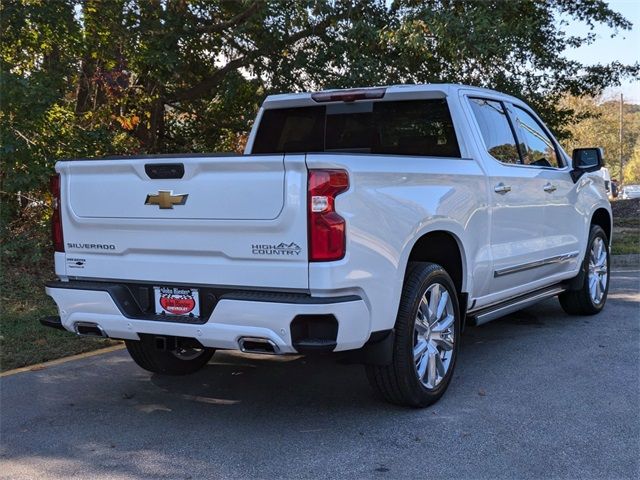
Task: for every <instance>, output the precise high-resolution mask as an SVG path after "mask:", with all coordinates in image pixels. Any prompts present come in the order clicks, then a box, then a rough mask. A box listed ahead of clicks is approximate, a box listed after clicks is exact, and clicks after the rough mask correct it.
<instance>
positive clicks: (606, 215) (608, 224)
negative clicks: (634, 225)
mask: <svg viewBox="0 0 640 480" xmlns="http://www.w3.org/2000/svg"><path fill="white" fill-rule="evenodd" d="M612 221H613V219H612V217H611V213H610V212H609V210H607V209H606V208H603V207H600V208H597V209H596V210H595V211H594V212H593V214H592V215H591V221H590V223H589V228H591V225H598V226H599V227H600V228H602V229H603V230H604V233H606V234H607V240H608V241H609V245H611V232H612V229H613V224H612Z"/></svg>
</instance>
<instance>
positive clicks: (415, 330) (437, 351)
mask: <svg viewBox="0 0 640 480" xmlns="http://www.w3.org/2000/svg"><path fill="white" fill-rule="evenodd" d="M460 327H461V319H460V309H459V306H458V297H457V294H456V289H455V287H454V285H453V282H452V281H451V278H450V277H449V275H448V274H447V272H446V271H445V270H444V269H443V268H442V267H441V266H440V265H437V264H434V263H424V262H412V263H411V264H409V268H408V271H407V276H406V278H405V284H404V289H403V292H402V298H401V300H400V308H399V310H398V317H397V319H396V325H395V337H394V346H393V359H392V362H391V364H389V365H385V366H374V365H368V366H367V367H366V369H367V377H368V378H369V382H370V383H371V386H372V387H373V388H374V390H376V391H377V392H378V393H379V394H380V395H381V396H382V397H383V398H384V399H385V400H386V401H388V402H390V403H394V404H397V405H403V406H411V407H426V406H428V405H431V404H432V403H434V402H436V401H437V400H438V399H439V398H440V397H441V396H442V395H443V394H444V392H445V390H446V389H447V387H448V386H449V382H450V381H451V376H452V375H453V369H454V366H455V362H456V356H457V352H458V346H459V344H460Z"/></svg>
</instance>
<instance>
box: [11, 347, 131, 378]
mask: <svg viewBox="0 0 640 480" xmlns="http://www.w3.org/2000/svg"><path fill="white" fill-rule="evenodd" d="M123 348H124V344H120V345H113V346H112V347H107V348H101V349H99V350H93V351H91V352H85V353H79V354H78V355H71V356H70V357H63V358H58V359H56V360H51V361H49V362H43V363H36V364H35V365H28V366H26V367H20V368H15V369H13V370H7V371H6V372H2V373H0V378H2V377H8V376H10V375H15V374H16V373H23V372H33V371H38V370H44V369H45V368H48V367H53V366H55V365H60V364H62V363H67V362H73V361H75V360H82V359H83V358H88V357H95V356H96V355H103V354H105V353H109V352H115V351H116V350H122V349H123Z"/></svg>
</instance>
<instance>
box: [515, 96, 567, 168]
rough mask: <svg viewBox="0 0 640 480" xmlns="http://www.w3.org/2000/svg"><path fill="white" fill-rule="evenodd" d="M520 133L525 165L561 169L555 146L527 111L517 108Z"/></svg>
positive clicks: (516, 114)
mask: <svg viewBox="0 0 640 480" xmlns="http://www.w3.org/2000/svg"><path fill="white" fill-rule="evenodd" d="M514 110H515V116H516V123H517V127H518V133H519V136H520V138H521V139H522V141H523V143H524V149H523V152H522V154H523V157H524V158H523V163H524V164H525V165H533V166H537V167H553V168H561V167H562V163H561V162H560V161H559V159H558V153H557V151H556V147H555V144H554V143H553V141H552V140H551V138H550V137H549V135H547V133H546V132H545V131H544V129H543V128H542V127H541V126H540V124H539V123H538V121H537V120H536V119H535V118H533V116H531V115H530V114H529V113H528V112H527V111H526V110H523V109H522V108H520V107H517V106H516V107H515V109H514Z"/></svg>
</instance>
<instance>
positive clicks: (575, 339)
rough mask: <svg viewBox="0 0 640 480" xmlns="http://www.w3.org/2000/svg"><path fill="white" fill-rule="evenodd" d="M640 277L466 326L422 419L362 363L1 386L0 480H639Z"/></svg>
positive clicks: (131, 371) (617, 276)
mask: <svg viewBox="0 0 640 480" xmlns="http://www.w3.org/2000/svg"><path fill="white" fill-rule="evenodd" d="M639 366H640V272H639V271H637V270H636V271H623V272H616V273H613V275H612V283H611V292H610V295H609V302H608V305H607V307H606V310H605V311H604V312H603V313H602V314H600V315H598V316H594V317H569V316H566V315H565V314H564V313H563V312H562V310H561V309H560V306H559V304H558V302H557V300H555V299H552V300H549V301H546V302H544V303H542V304H540V305H537V306H535V307H532V308H529V309H526V310H523V311H521V312H519V313H516V314H514V315H510V316H508V317H506V318H504V319H500V320H496V321H494V322H492V323H490V324H487V325H484V326H481V327H476V328H468V329H467V330H466V332H465V334H464V336H463V344H462V349H461V352H460V356H459V362H458V365H457V367H456V372H455V377H454V379H453V382H452V384H451V386H450V388H449V391H448V392H447V393H446V394H445V396H444V397H443V398H442V400H441V401H440V402H439V403H437V404H436V405H434V406H432V407H431V408H427V409H423V410H414V409H405V408H399V407H394V406H391V405H387V404H385V403H383V402H381V401H379V400H377V399H376V398H375V397H374V396H373V395H372V392H371V390H370V388H369V386H368V384H367V381H366V378H365V376H364V372H363V369H362V367H361V366H358V365H349V366H347V365H340V364H337V363H336V361H335V359H333V358H316V359H305V358H302V357H259V356H254V355H240V354H229V353H222V352H220V353H218V354H216V355H215V356H214V358H213V359H212V361H211V363H210V364H209V365H208V366H207V367H206V368H205V369H203V370H202V371H201V372H198V373H197V374H195V375H192V376H188V377H177V378H176V377H172V378H167V377H162V376H158V375H152V374H149V373H147V372H145V371H143V370H141V369H140V368H138V367H137V366H136V365H135V364H134V363H133V361H131V360H130V359H129V357H128V355H127V353H126V351H116V352H111V353H106V354H104V355H98V356H94V357H90V358H84V359H81V360H74V361H70V362H67V363H63V364H59V365H55V366H49V367H47V368H44V369H41V370H36V371H29V372H23V373H16V374H14V375H9V376H6V377H4V378H2V379H0V389H1V392H0V400H1V403H0V478H8V479H53V478H60V479H63V478H64V479H98V480H102V479H121V478H123V479H124V478H149V479H164V478H167V479H203V478H350V479H351V478H366V479H389V480H390V479H398V478H420V479H431V478H437V479H440V478H447V479H457V478H474V479H475V478H492V479H495V478H581V479H583V478H599V479H601V478H639V477H640V369H639Z"/></svg>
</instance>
